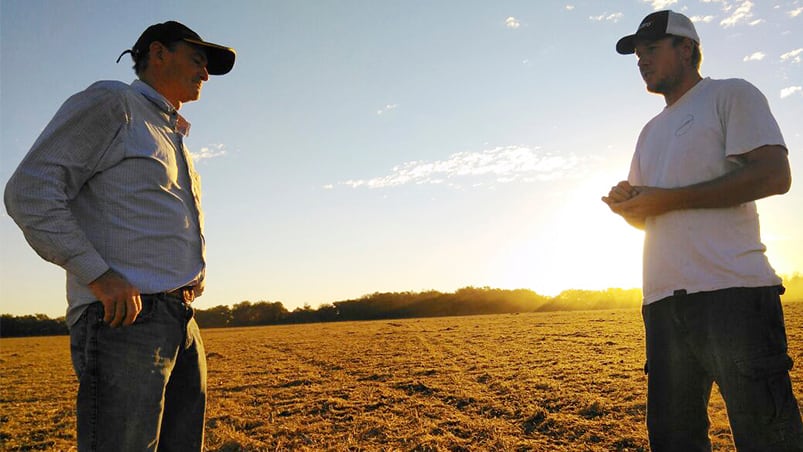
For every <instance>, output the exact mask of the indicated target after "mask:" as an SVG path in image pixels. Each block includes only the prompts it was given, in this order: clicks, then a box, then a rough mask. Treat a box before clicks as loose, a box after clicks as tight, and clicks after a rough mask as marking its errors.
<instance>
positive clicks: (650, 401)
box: [642, 287, 803, 452]
mask: <svg viewBox="0 0 803 452" xmlns="http://www.w3.org/2000/svg"><path fill="white" fill-rule="evenodd" d="M781 290H782V288H780V287H762V288H732V289H724V290H718V291H714V292H702V293H695V294H690V295H686V294H685V293H682V292H680V293H676V295H675V296H672V297H669V298H666V299H664V300H660V301H658V302H655V303H653V304H649V305H646V306H644V308H643V309H642V314H643V316H644V325H645V330H646V333H647V366H646V368H645V370H647V372H648V383H647V429H648V431H649V436H650V447H651V449H652V450H653V451H683V452H695V451H710V450H711V442H710V440H709V437H708V427H709V420H708V411H707V410H708V400H709V396H710V395H711V388H712V385H713V383H717V386H718V387H719V389H720V392H721V393H722V397H723V398H724V400H725V405H726V407H727V410H728V418H729V420H730V424H731V431H732V433H733V439H734V443H735V444H736V448H737V449H738V450H739V451H740V452H746V451H772V452H785V451H789V452H791V451H795V452H800V451H803V424H802V423H801V418H800V410H799V408H798V404H797V401H796V400H795V396H794V393H793V392H792V384H791V381H790V378H789V370H790V369H791V368H792V359H791V358H790V357H789V356H788V354H787V343H786V330H785V329H784V320H783V311H782V308H781V302H780V294H781Z"/></svg>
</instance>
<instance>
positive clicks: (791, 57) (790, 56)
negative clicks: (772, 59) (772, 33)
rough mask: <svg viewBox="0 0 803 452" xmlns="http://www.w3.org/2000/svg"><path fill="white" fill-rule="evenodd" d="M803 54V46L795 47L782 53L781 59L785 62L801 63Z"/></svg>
mask: <svg viewBox="0 0 803 452" xmlns="http://www.w3.org/2000/svg"><path fill="white" fill-rule="evenodd" d="M801 54H803V48H800V49H795V50H793V51H791V52H786V53H784V54H783V55H781V61H783V62H784V63H786V62H791V63H800V58H801Z"/></svg>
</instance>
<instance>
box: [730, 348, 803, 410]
mask: <svg viewBox="0 0 803 452" xmlns="http://www.w3.org/2000/svg"><path fill="white" fill-rule="evenodd" d="M792 366H793V361H792V358H790V357H789V355H787V354H786V353H778V354H774V355H768V356H758V357H753V358H749V359H744V360H740V361H737V362H736V368H737V369H738V371H739V374H740V375H739V376H740V377H741V378H739V380H740V382H741V383H740V384H739V387H738V388H737V390H736V391H735V392H734V394H733V395H734V396H735V398H736V400H735V401H736V402H737V407H736V408H737V409H738V410H739V411H741V412H752V413H754V414H755V415H756V416H757V417H759V418H761V419H764V420H766V421H768V422H769V421H772V420H773V419H777V418H779V417H784V415H785V413H787V412H788V410H790V409H791V405H792V402H794V400H795V399H794V396H793V395H792V387H791V381H790V379H789V370H791V369H792ZM794 405H797V404H794ZM794 408H795V409H796V408H797V406H795V407H794Z"/></svg>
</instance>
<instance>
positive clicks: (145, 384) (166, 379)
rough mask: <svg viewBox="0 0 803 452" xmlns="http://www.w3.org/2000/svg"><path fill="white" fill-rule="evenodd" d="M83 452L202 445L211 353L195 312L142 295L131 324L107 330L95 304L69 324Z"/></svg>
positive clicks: (188, 448) (187, 448) (180, 303)
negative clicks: (140, 304) (140, 307)
mask: <svg viewBox="0 0 803 452" xmlns="http://www.w3.org/2000/svg"><path fill="white" fill-rule="evenodd" d="M70 348H71V352H72V360H73V367H74V368H75V372H76V375H77V376H78V380H79V388H78V403H77V414H78V416H77V417H78V428H77V430H78V450H79V451H155V450H159V451H192V450H195V451H200V450H201V449H202V447H203V436H204V418H205V412H206V355H205V353H204V346H203V342H202V341H201V335H200V332H199V330H198V326H197V324H196V323H195V320H194V319H193V310H192V308H191V307H190V306H189V305H186V304H184V303H183V301H182V300H178V299H177V298H175V297H173V296H170V295H163V294H160V295H142V312H140V314H139V316H138V317H137V319H136V321H135V322H134V324H132V325H130V326H126V327H119V328H110V327H109V326H108V325H107V324H105V323H104V322H103V305H102V304H101V303H99V302H98V303H94V304H92V305H90V306H89V307H88V308H87V310H86V311H85V312H84V314H83V315H82V317H81V319H80V320H79V321H78V322H77V323H76V324H75V325H73V326H72V328H71V329H70Z"/></svg>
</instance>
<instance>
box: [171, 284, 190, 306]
mask: <svg viewBox="0 0 803 452" xmlns="http://www.w3.org/2000/svg"><path fill="white" fill-rule="evenodd" d="M165 295H170V296H171V297H176V298H178V299H179V300H181V301H183V302H184V303H187V304H190V303H192V302H193V300H195V287H193V286H184V287H180V288H178V289H176V290H171V291H170V292H165Z"/></svg>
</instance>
